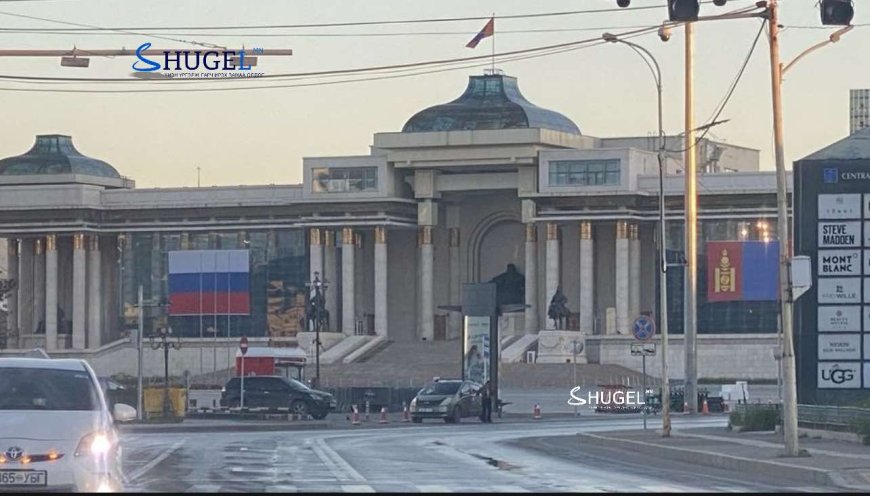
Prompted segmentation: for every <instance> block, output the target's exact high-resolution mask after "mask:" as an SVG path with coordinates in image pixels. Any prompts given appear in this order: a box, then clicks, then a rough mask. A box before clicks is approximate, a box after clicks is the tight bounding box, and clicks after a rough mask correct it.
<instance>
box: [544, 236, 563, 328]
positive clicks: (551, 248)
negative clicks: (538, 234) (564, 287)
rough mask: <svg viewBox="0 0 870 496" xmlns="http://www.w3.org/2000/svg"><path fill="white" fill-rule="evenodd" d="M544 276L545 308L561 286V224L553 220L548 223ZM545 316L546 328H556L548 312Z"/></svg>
mask: <svg viewBox="0 0 870 496" xmlns="http://www.w3.org/2000/svg"><path fill="white" fill-rule="evenodd" d="M544 277H545V280H546V282H547V300H546V305H547V306H546V307H545V308H549V305H550V301H551V300H552V299H553V295H554V294H556V289H557V288H558V287H559V225H558V224H555V223H552V222H548V223H547V272H546V273H545V275H544ZM543 317H544V321H545V322H546V326H545V328H546V329H555V328H556V327H555V326H554V325H553V321H552V320H550V319H549V318H547V314H546V312H545V313H544V315H543Z"/></svg>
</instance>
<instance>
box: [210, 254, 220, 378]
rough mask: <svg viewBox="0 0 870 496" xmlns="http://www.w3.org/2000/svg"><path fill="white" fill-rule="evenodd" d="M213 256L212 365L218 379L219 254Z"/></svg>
mask: <svg viewBox="0 0 870 496" xmlns="http://www.w3.org/2000/svg"><path fill="white" fill-rule="evenodd" d="M211 254H212V259H213V260H214V263H213V264H212V275H214V291H213V292H212V307H211V314H212V320H213V322H214V328H213V329H214V332H213V333H212V334H213V335H214V347H213V351H214V353H213V354H214V356H213V357H212V364H213V365H214V373H215V377H217V336H218V328H217V254H216V253H215V252H214V251H212V252H211Z"/></svg>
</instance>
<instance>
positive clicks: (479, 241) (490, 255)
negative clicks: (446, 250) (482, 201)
mask: <svg viewBox="0 0 870 496" xmlns="http://www.w3.org/2000/svg"><path fill="white" fill-rule="evenodd" d="M469 241H470V243H469V259H470V260H469V268H470V270H469V274H470V275H471V279H472V281H473V282H487V281H489V280H490V279H492V278H493V277H495V276H497V275H499V274H501V273H502V272H504V271H505V268H506V267H507V265H508V264H514V265H516V267H517V270H519V271H520V272H521V273H523V274H525V272H526V271H525V230H524V228H523V224H522V222H520V219H519V217H518V216H517V215H516V214H514V213H509V212H498V213H495V214H492V215H490V216H488V217H486V218H484V219H483V220H481V221H480V222H479V223H478V224H477V226H475V228H474V230H473V231H472V233H471V238H470V239H469Z"/></svg>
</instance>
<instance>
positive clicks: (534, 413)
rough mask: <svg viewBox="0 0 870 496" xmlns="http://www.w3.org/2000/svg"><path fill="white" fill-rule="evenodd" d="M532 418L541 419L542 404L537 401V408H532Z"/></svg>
mask: <svg viewBox="0 0 870 496" xmlns="http://www.w3.org/2000/svg"><path fill="white" fill-rule="evenodd" d="M532 419H534V420H541V405H539V404H537V403H535V408H534V409H533V410H532Z"/></svg>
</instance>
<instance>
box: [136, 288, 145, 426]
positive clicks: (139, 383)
mask: <svg viewBox="0 0 870 496" xmlns="http://www.w3.org/2000/svg"><path fill="white" fill-rule="evenodd" d="M136 301H137V302H138V305H137V307H138V310H139V331H138V335H137V336H136V337H137V339H136V347H137V348H138V350H137V354H138V356H139V361H138V365H137V367H136V368H137V370H138V377H137V378H136V398H137V399H136V416H137V417H138V419H139V420H140V421H141V420H142V418H143V415H142V340H143V339H145V336H144V333H145V315H144V311H145V309H144V307H143V306H142V285H141V284H140V285H139V292H138V295H137V300H136Z"/></svg>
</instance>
